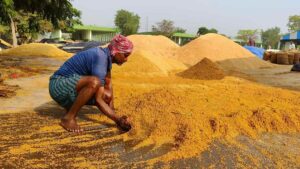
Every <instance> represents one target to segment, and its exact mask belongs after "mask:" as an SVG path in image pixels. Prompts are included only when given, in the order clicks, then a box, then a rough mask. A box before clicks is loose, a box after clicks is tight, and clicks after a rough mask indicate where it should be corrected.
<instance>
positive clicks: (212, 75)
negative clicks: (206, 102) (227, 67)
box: [178, 58, 225, 80]
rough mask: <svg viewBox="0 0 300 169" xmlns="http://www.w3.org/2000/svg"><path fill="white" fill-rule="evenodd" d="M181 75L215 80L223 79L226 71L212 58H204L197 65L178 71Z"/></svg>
mask: <svg viewBox="0 0 300 169" xmlns="http://www.w3.org/2000/svg"><path fill="white" fill-rule="evenodd" d="M178 75H179V76H181V77H184V78H190V79H201V80H214V79H216V80H217V79H223V78H224V77H225V73H224V71H223V70H222V69H221V68H220V67H219V66H218V65H217V64H216V63H214V62H212V61H211V60H209V59H207V58H204V59H202V60H201V61H200V62H199V63H197V64H196V65H194V66H192V67H190V68H189V69H187V70H185V71H183V72H180V73H178Z"/></svg>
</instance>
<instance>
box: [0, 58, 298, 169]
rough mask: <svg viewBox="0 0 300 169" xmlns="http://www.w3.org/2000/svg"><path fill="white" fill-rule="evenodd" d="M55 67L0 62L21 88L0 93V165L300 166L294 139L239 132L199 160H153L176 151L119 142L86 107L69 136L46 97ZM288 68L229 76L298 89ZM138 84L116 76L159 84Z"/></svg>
mask: <svg viewBox="0 0 300 169" xmlns="http://www.w3.org/2000/svg"><path fill="white" fill-rule="evenodd" d="M61 64H62V61H57V60H55V59H50V58H20V57H16V58H14V57H9V58H2V57H1V58H0V67H1V68H0V72H1V74H2V77H4V83H5V85H7V86H10V87H11V86H15V85H17V86H19V87H18V88H17V87H16V89H15V90H14V91H15V92H16V93H15V96H13V95H10V97H1V96H0V102H1V105H0V124H1V125H0V131H1V132H0V137H1V139H0V152H1V153H0V159H1V160H0V166H1V168H103V167H105V168H145V167H150V168H182V167H184V168H250V167H255V168H300V164H299V163H297V161H298V162H299V156H300V146H299V145H300V135H299V134H295V135H291V134H284V133H281V134H279V133H262V134H261V135H260V136H259V137H258V138H257V139H252V138H249V137H247V136H243V135H240V136H238V137H236V138H235V142H236V144H233V143H230V144H228V143H226V142H224V140H218V139H217V140H215V141H213V143H212V144H210V146H209V148H208V149H207V150H206V151H204V152H202V153H201V154H200V155H199V156H197V157H193V158H185V159H177V160H173V161H170V162H164V161H157V160H156V161H155V162H151V159H157V158H159V157H160V156H162V155H164V154H166V153H167V152H170V151H172V150H173V149H174V147H173V146H172V145H168V144H164V145H161V146H160V147H155V146H154V145H153V146H152V145H150V146H147V147H141V148H138V149H134V148H133V147H134V146H135V145H137V144H139V142H131V141H123V139H122V137H121V136H122V133H121V132H120V131H119V130H118V129H117V128H116V127H115V125H114V124H113V123H112V122H111V121H109V120H107V118H106V117H104V116H103V115H100V116H99V111H98V110H96V109H95V108H93V107H89V106H86V107H85V108H84V109H83V110H82V111H81V112H80V113H79V123H80V125H81V126H83V128H84V129H85V130H86V131H85V132H84V133H83V134H73V133H68V132H66V131H64V130H63V129H62V128H61V127H60V126H59V125H58V122H59V120H60V117H61V116H62V114H63V113H64V110H63V109H62V108H60V107H59V106H58V105H57V104H56V103H54V102H53V101H52V100H51V98H50V96H49V94H48V79H49V76H50V75H51V74H52V72H53V70H55V69H56V68H58V66H60V65H61ZM290 68H291V66H289V65H288V66H275V67H266V68H261V69H260V70H255V71H254V70H251V71H250V70H249V71H248V72H234V71H232V72H228V73H230V74H231V75H235V76H239V77H244V78H247V79H250V80H252V81H256V82H258V83H262V84H264V85H269V86H274V87H279V88H286V89H289V90H295V91H300V83H299V81H300V73H296V72H290V71H289V70H290ZM24 70H25V71H24ZM24 72H25V73H24ZM138 81H139V80H137V81H136V82H130V81H127V82H126V81H124V80H123V79H116V81H115V83H116V84H117V87H118V86H119V87H120V86H121V85H120V84H122V85H136V84H139V85H145V86H159V85H161V84H159V82H151V81H148V82H144V83H143V84H141V83H140V82H138ZM140 81H142V80H140ZM0 87H1V86H0ZM0 91H1V88H0ZM116 99H120V98H116ZM117 106H118V104H117ZM287 142H288V143H289V144H286V143H287ZM297 159H298V160H297Z"/></svg>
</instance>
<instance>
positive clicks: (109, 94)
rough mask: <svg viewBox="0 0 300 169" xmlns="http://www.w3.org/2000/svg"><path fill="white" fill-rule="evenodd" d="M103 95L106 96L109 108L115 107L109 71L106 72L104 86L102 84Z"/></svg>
mask: <svg viewBox="0 0 300 169" xmlns="http://www.w3.org/2000/svg"><path fill="white" fill-rule="evenodd" d="M104 89H105V90H104V95H105V96H104V97H107V98H108V101H109V103H107V104H108V105H109V107H110V108H111V109H113V110H114V109H115V107H114V95H113V87H112V81H111V72H108V73H107V75H106V76H105V86H104Z"/></svg>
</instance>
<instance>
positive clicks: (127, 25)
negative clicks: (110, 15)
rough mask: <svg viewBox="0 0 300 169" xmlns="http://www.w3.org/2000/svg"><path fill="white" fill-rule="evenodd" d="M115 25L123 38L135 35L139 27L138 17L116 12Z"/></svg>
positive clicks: (121, 11)
mask: <svg viewBox="0 0 300 169" xmlns="http://www.w3.org/2000/svg"><path fill="white" fill-rule="evenodd" d="M115 25H116V26H117V27H118V28H119V29H120V31H121V34H123V35H125V36H128V35H131V34H135V33H137V31H138V29H139V27H140V17H139V16H138V15H137V14H134V13H132V12H129V11H126V10H124V9H121V10H118V11H117V14H116V17H115Z"/></svg>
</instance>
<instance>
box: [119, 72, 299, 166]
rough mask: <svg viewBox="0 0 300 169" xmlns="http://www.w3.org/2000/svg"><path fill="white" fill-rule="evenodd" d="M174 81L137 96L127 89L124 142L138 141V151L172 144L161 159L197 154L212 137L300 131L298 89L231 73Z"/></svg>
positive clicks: (253, 135)
mask: <svg viewBox="0 0 300 169" xmlns="http://www.w3.org/2000/svg"><path fill="white" fill-rule="evenodd" d="M174 82H176V85H173V84H170V85H164V83H163V82H160V86H162V87H158V88H156V89H152V90H151V91H149V92H146V93H144V94H141V95H136V96H135V93H131V92H130V90H127V91H128V98H130V99H125V98H124V99H122V100H127V102H126V103H125V104H123V105H119V107H122V108H121V109H120V113H121V114H127V115H128V116H129V117H130V118H131V119H132V122H133V125H134V126H133V130H131V131H130V132H129V133H128V136H127V137H125V140H135V141H139V142H140V141H141V140H142V142H140V143H139V144H138V145H137V146H136V149H139V148H141V147H145V146H149V145H153V144H154V145H155V147H156V148H159V147H160V146H162V145H165V144H172V145H173V146H174V148H175V149H174V151H170V152H169V153H168V154H166V155H165V156H164V157H163V158H161V157H160V160H162V159H165V160H172V159H176V158H188V157H192V156H195V155H199V153H201V152H202V151H203V150H205V149H206V148H207V146H208V145H209V144H210V143H211V142H212V141H213V140H214V139H225V140H227V141H230V140H232V139H233V138H234V137H235V136H238V135H246V136H250V137H253V138H255V137H256V136H257V135H259V134H260V133H262V132H279V133H282V132H285V133H295V132H300V114H299V112H300V106H299V105H300V102H299V100H300V98H299V92H292V91H288V90H283V89H276V88H272V87H265V86H261V85H258V84H255V83H252V82H249V81H246V80H241V79H238V78H232V77H227V78H225V79H223V80H221V81H198V84H197V81H193V82H192V81H190V84H193V85H188V86H187V85H186V81H185V82H184V81H180V79H177V80H175V79H174ZM136 87H137V86H136ZM149 88H151V86H148V87H147V89H148V90H149ZM136 89H137V88H136ZM122 91H124V89H122V90H120V91H117V97H119V98H121V97H124V92H122ZM121 93H123V95H122V94H121ZM126 95H127V93H126ZM133 96H134V97H133ZM154 149H155V148H154Z"/></svg>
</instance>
